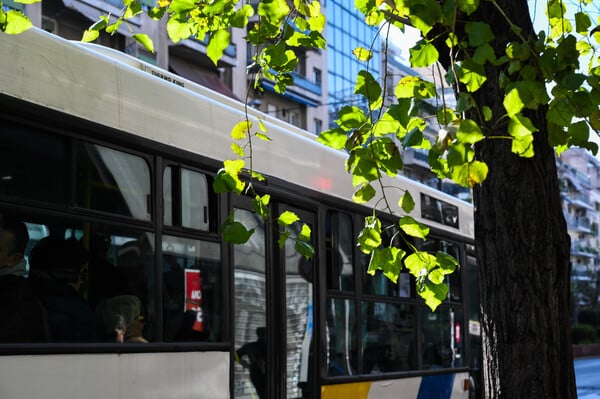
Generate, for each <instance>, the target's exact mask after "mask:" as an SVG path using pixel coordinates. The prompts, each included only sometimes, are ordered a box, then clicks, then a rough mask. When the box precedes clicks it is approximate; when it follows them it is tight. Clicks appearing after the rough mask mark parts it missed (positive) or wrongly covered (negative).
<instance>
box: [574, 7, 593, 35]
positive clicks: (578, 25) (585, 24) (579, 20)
mask: <svg viewBox="0 0 600 399" xmlns="http://www.w3.org/2000/svg"><path fill="white" fill-rule="evenodd" d="M591 26H592V21H591V20H590V16H589V15H588V14H586V13H585V12H582V11H580V12H577V13H575V31H576V32H577V33H581V34H582V35H585V34H587V31H588V29H589V28H590V27H591Z"/></svg>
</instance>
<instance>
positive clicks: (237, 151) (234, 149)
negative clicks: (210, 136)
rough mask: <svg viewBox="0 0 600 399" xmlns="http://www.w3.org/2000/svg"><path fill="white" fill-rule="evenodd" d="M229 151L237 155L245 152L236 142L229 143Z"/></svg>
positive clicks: (241, 155) (240, 155)
mask: <svg viewBox="0 0 600 399" xmlns="http://www.w3.org/2000/svg"><path fill="white" fill-rule="evenodd" d="M231 152H233V153H234V154H235V155H237V156H239V157H243V156H244V155H245V154H246V152H245V151H244V148H243V147H242V146H241V145H239V144H237V143H231Z"/></svg>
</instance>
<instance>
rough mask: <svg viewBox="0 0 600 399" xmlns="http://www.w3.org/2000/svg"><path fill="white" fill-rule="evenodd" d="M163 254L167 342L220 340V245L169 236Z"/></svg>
mask: <svg viewBox="0 0 600 399" xmlns="http://www.w3.org/2000/svg"><path fill="white" fill-rule="evenodd" d="M162 250H163V319H164V338H165V340H166V341H214V340H216V339H218V338H220V331H221V325H222V320H221V314H220V312H219V309H220V308H221V296H222V287H221V252H220V245H219V244H218V243H214V242H206V241H201V240H193V239H187V238H182V237H174V236H167V235H165V236H163V242H162Z"/></svg>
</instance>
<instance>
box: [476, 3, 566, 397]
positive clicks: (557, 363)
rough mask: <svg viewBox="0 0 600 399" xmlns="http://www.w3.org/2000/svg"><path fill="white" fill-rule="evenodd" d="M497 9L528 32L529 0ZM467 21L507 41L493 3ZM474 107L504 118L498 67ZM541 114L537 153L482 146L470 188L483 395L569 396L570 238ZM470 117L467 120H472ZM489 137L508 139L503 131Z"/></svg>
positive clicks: (499, 49)
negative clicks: (481, 172) (484, 170)
mask: <svg viewBox="0 0 600 399" xmlns="http://www.w3.org/2000/svg"><path fill="white" fill-rule="evenodd" d="M497 4H498V5H499V6H500V7H501V8H502V9H503V10H504V11H505V13H506V14H507V15H508V16H509V17H510V18H511V21H512V22H513V23H514V24H516V25H517V26H519V27H521V28H522V34H523V35H524V36H525V37H528V36H530V35H531V34H533V28H532V25H531V18H530V16H529V11H528V6H527V1H526V0H498V1H497ZM476 14H477V15H473V16H472V17H471V18H469V19H471V20H483V21H484V22H487V23H488V24H489V25H491V26H492V29H493V31H494V33H495V35H496V40H495V43H494V46H495V50H496V54H497V56H500V55H502V54H503V49H504V48H505V47H506V43H507V42H509V41H511V40H514V37H511V29H510V26H509V25H508V24H507V23H506V21H505V19H504V18H503V17H502V16H501V15H500V14H499V13H498V12H497V11H496V9H495V8H494V6H493V4H492V2H487V1H485V2H481V4H480V9H479V10H478V11H477V13H476ZM486 72H487V73H488V81H487V82H486V84H485V86H484V87H483V88H482V89H481V90H479V91H478V92H477V93H475V95H474V97H475V101H476V102H477V104H481V105H483V104H485V105H488V106H490V107H491V108H492V110H493V112H494V116H495V119H496V120H497V119H498V118H499V117H500V116H501V115H503V114H505V111H504V108H503V106H502V101H503V98H504V96H503V91H502V90H501V89H500V88H499V87H498V81H499V79H498V77H499V72H500V70H499V69H498V68H495V67H488V68H487V70H486ZM545 112H546V111H545V110H540V111H537V112H535V113H531V114H529V115H528V116H529V117H530V118H531V120H532V122H533V123H534V125H535V126H537V127H538V128H539V129H540V132H538V133H536V134H535V142H534V147H535V156H534V157H533V158H529V159H526V158H520V157H518V156H516V155H514V154H513V153H512V152H511V144H510V141H509V140H505V139H488V140H484V142H482V143H481V144H480V145H478V147H477V148H476V153H477V158H478V159H480V160H482V161H484V162H486V163H487V164H488V166H489V175H488V177H487V180H485V182H484V183H483V184H482V185H480V186H478V187H476V188H475V190H474V203H475V240H476V245H477V251H478V254H479V261H480V274H479V282H480V291H481V312H482V319H481V322H482V330H483V365H482V366H483V388H484V391H485V397H486V398H506V399H518V398H544V399H575V398H576V397H577V394H576V389H575V376H574V367H573V355H572V348H571V333H570V323H569V291H570V261H569V254H570V240H569V236H568V234H567V229H566V223H565V220H564V216H563V214H562V208H561V200H560V195H559V188H558V176H557V172H556V164H555V157H554V151H553V150H552V148H551V147H550V146H549V144H548V141H547V139H546V137H547V136H546V114H545ZM471 117H472V118H475V116H474V115H471ZM488 134H491V135H502V136H506V135H507V133H506V124H503V125H502V124H501V125H500V126H498V125H496V126H495V127H494V130H493V131H492V132H491V133H490V131H488Z"/></svg>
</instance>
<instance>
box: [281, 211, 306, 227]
mask: <svg viewBox="0 0 600 399" xmlns="http://www.w3.org/2000/svg"><path fill="white" fill-rule="evenodd" d="M298 220H300V218H299V217H298V215H296V214H295V213H294V212H291V211H284V212H282V213H281V215H279V217H278V218H277V223H278V224H279V225H280V226H289V225H290V224H292V223H295V222H297V221H298Z"/></svg>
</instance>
